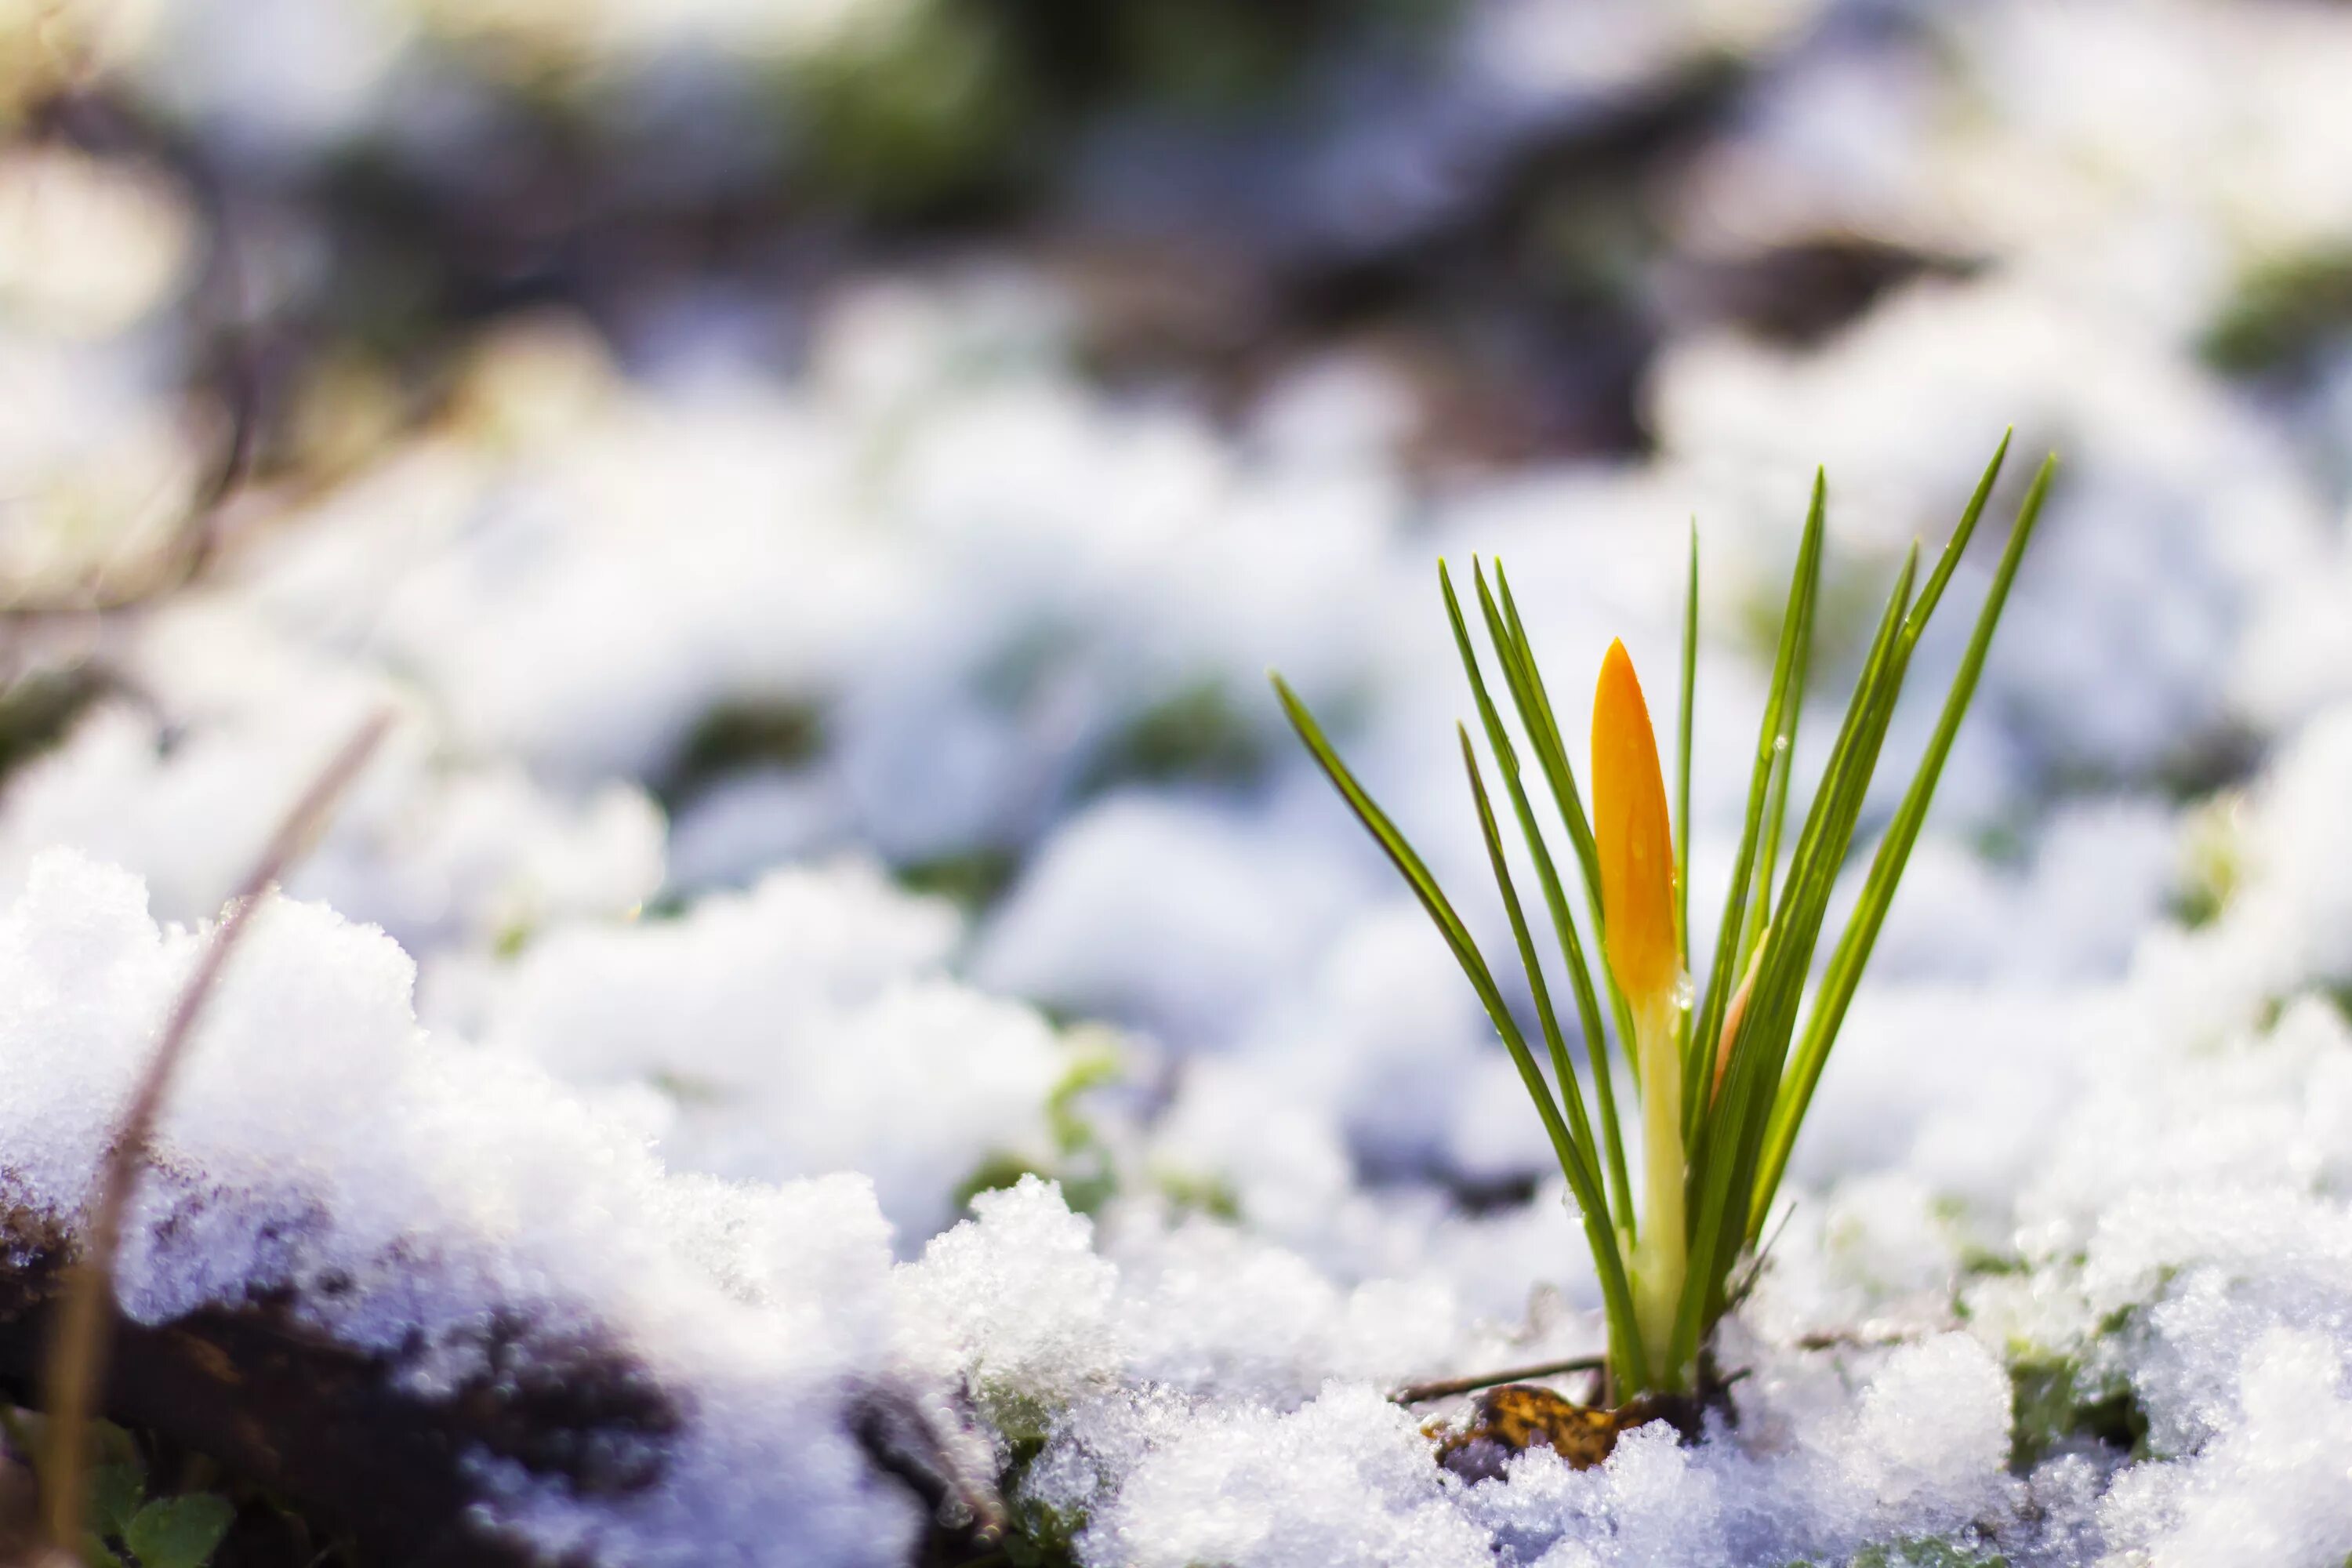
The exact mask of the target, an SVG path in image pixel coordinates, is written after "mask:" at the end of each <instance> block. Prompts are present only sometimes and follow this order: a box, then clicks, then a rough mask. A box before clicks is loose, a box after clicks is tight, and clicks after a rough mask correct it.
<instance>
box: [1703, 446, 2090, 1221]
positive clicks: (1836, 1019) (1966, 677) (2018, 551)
mask: <svg viewBox="0 0 2352 1568" xmlns="http://www.w3.org/2000/svg"><path fill="white" fill-rule="evenodd" d="M2008 450H2009V440H2008V437H2002V439H2001V446H2000V451H1999V452H1997V453H1995V454H1994V457H1993V461H1992V466H1991V467H1990V468H1987V469H1986V470H1985V476H1984V479H1983V480H1982V481H1981V482H1980V483H1979V485H1978V487H1977V492H1976V495H1975V496H1974V497H1973V498H1972V499H1971V500H1969V510H1968V512H1967V513H1966V514H1965V515H1964V516H1963V517H1962V518H1961V520H1960V526H1959V527H1958V529H1957V530H1955V531H1954V532H1953V535H1952V542H1951V544H1950V545H1949V546H1948V548H1947V549H1946V550H1945V552H1944V559H1943V561H1942V562H1941V563H1938V564H1937V569H1936V573H1935V575H1934V577H1932V578H1931V579H1930V580H1929V583H1928V585H1927V589H1926V590H1925V591H1924V592H1922V594H1921V595H1920V604H1919V605H1918V606H1916V607H1915V609H1914V611H1913V616H1912V619H1911V621H1910V622H1908V623H1906V626H1904V631H1903V636H1904V640H1905V642H1906V644H1916V642H1917V641H1918V639H1919V634H1920V633H1921V632H1923V631H1925V630H1926V629H1927V616H1926V615H1923V614H1921V613H1920V612H1921V611H1923V610H1924V611H1929V612H1932V611H1933V609H1934V608H1935V602H1934V599H1935V596H1936V595H1940V594H1941V593H1942V590H1943V586H1944V584H1945V582H1946V581H1947V580H1948V578H1949V577H1950V576H1951V572H1952V568H1953V566H1955V565H1956V564H1958V561H1959V554H1960V551H1961V549H1962V548H1963V547H1964V546H1965V545H1966V544H1967V543H1968V538H1969V534H1970V533H1972V532H1974V531H1975V529H1976V523H1977V519H1978V517H1979V515H1980V514H1981V513H1982V511H1983V510H1984V504H1985V500H1986V498H1987V497H1988V496H1989V495H1990V493H1991V490H1992V485H1993V480H1994V479H1996V478H1997V477H1998V476H1999V474H2000V464H2001V458H2003V457H2004V456H2006V454H2007V453H2008ZM2056 470H2057V459H2055V458H2044V459H2043V460H2042V467H2041V468H2040V469H2039V470H2038V471H2037V472H2036V473H2035V474H2034V476H2033V483H2032V486H2031V487H2030V488H2029V489H2027V491H2026V494H2025V500H2024V502H2023V503H2022V504H2021V506H2020V507H2019V509H2018V514H2017V522H2016V525H2015V526H2014V527H2012V528H2011V530H2010V535H2009V543H2008V545H2007V547H2006V548H2004V549H2003V550H2002V552H2001V557H2000V567H1999V568H1998V569H1997V570H1996V571H1995V572H1994V574H1993V580H1992V585H1991V587H1990V589H1989V590H1987V592H1986V594H1985V602H1984V605H1983V607H1982V608H1981V609H1980V610H1979V611H1978V613H1977V624H1976V629H1975V631H1974V632H1973V633H1971V634H1970V636H1969V646H1968V651H1967V652H1966V653H1965V654H1963V655H1962V656H1961V658H1960V667H1959V670H1958V673H1957V674H1955V675H1954V676H1953V678H1952V685H1951V689H1950V690H1949V691H1948V693H1947V694H1946V695H1945V698H1944V710H1943V713H1942V715H1941V717H1939V718H1938V719H1937V721H1936V730H1935V733H1934V735H1933V736H1932V737H1931V738H1930V739H1929V741H1928V742H1927V752H1926V753H1925V754H1924V755H1923V756H1922V757H1921V759H1920V762H1919V767H1918V771H1917V772H1916V773H1914V774H1913V775H1912V779H1911V784H1910V787H1909V788H1908V789H1906V791H1905V792H1904V795H1903V804H1902V805H1900V806H1898V807H1897V808H1896V809H1895V818H1894V820H1893V821H1892V822H1891V823H1890V824H1888V826H1887V829H1886V833H1885V837H1883V838H1881V839H1880V840H1879V845H1878V853H1877V855H1876V856H1875V858H1873V860H1872V861H1871V866H1870V875H1869V877H1868V879H1866V880H1865V881H1864V884H1863V890H1862V897H1861V899H1860V900H1858V901H1857V902H1856V903H1855V905H1854V910H1853V914H1852V915H1850V916H1849V917H1848V918H1847V921H1846V928H1845V931H1844V933H1843V935H1842V936H1840V937H1839V939H1838V944H1837V948H1836V951H1835V952H1832V954H1831V956H1830V962H1829V966H1828V968H1827V969H1826V970H1825V971H1824V972H1823V973H1822V984H1821V987H1820V994H1819V995H1817V996H1816V997H1815V998H1814V1002H1813V1011H1812V1016H1811V1018H1810V1019H1809V1020H1808V1021H1807V1023H1806V1026H1805V1034H1804V1038H1803V1040H1802V1042H1801V1044H1800V1045H1799V1046H1798V1047H1797V1051H1796V1056H1795V1058H1794V1060H1793V1062H1792V1064H1791V1068H1790V1079H1789V1085H1788V1088H1787V1089H1785V1090H1784V1091H1783V1093H1782V1095H1781V1097H1780V1102H1779V1103H1778V1104H1776V1105H1775V1106H1774V1107H1773V1116H1772V1123H1771V1127H1770V1129H1769V1133H1768V1139H1767V1143H1766V1148H1765V1156H1764V1163H1763V1167H1762V1169H1761V1170H1760V1171H1759V1173H1758V1176H1757V1183H1756V1195H1755V1200H1754V1203H1753V1204H1752V1205H1751V1206H1750V1211H1749V1218H1748V1232H1749V1237H1750V1239H1751V1240H1752V1239H1753V1238H1754V1237H1756V1236H1758V1235H1759V1234H1760V1233H1761V1231H1762V1229H1763V1225H1764V1219H1765V1215H1766V1214H1767V1212H1768V1211H1769V1209H1770V1207H1771V1205H1772V1199H1773V1196H1774V1194H1776V1193H1778V1191H1779V1190H1780V1177H1781V1174H1782V1173H1783V1172H1785V1171H1786V1170H1787V1168H1788V1163H1789V1151H1790V1147H1791V1146H1792V1145H1793V1144H1794V1143H1795V1142H1796V1138H1797V1128H1798V1126H1799V1125H1800V1124H1801V1122H1802V1121H1804V1117H1805V1111H1806V1110H1807V1109H1808V1108H1809V1107H1810V1106H1811V1104H1812V1099H1813V1089H1814V1087H1815V1086H1816V1085H1817V1084H1819V1083H1820V1081H1821V1076H1822V1067H1823V1066H1824V1065H1826V1064H1827V1062H1828V1060H1829V1053H1830V1047H1831V1045H1832V1043H1833V1042H1834V1041H1835V1040H1836V1038H1837V1032H1838V1028H1839V1026H1841V1025H1843V1023H1844V1022H1845V1012H1846V1007H1847V1005H1849V1004H1850V1003H1852V1002H1853V993H1854V989H1855V987H1856V986H1858V985H1859V984H1861V983H1862V972H1863V967H1864V965H1865V964H1866V963H1869V962H1870V952H1871V948H1872V946H1873V945H1874V943H1875V942H1877V940H1878V932H1879V928H1880V927H1881V926H1882V925H1884V924H1885V920H1886V911H1887V910H1888V908H1889V907H1890V906H1891V905H1892V904H1893V903H1894V901H1895V885H1896V884H1897V883H1898V882H1899V881H1900V880H1901V879H1902V877H1903V869H1904V867H1905V866H1906V864H1908V863H1909V860H1910V858H1911V847H1912V846H1913V845H1914V844H1915V843H1916V842H1917V840H1918V837H1919V828H1920V825H1921V824H1922V823H1924V822H1926V821H1927V807H1928V805H1929V804H1930V802H1932V801H1933V799H1934V798H1935V794H1936V784H1937V780H1938V779H1940V778H1941V777H1942V775H1943V771H1944V761H1945V759H1946V758H1947V757H1948V756H1949V755H1950V753H1951V749H1952V742H1953V739H1954V738H1955V737H1956V736H1957V735H1958V733H1959V729H1960V721H1961V720H1963V719H1965V718H1966V717H1967V716H1968V710H1969V701H1970V700H1971V699H1973V698H1974V697H1975V695H1976V688H1977V679H1978V678H1979V676H1980V675H1981V674H1982V673H1983V670H1984V661H1985V655H1986V652H1987V650H1988V649H1990V647H1991V646H1992V634H1993V628H1994V627H1995V626H1998V625H1999V624H2000V613H2001V610H2002V608H2003V607H2004V606H2005V605H2007V604H2008V601H2009V589H2010V584H2011V583H2012V582H2013V581H2015V579H2016V577H2017V569H2018V566H2019V565H2020V563H2022V562H2023V560H2024V558H2025V546H2026V542H2027V541H2028V540H2030V539H2031V538H2032V534H2033V526H2034V524H2035V522H2036V521H2039V520H2040V518H2041V516H2042V502H2043V501H2044V500H2045V499H2046V498H2047V496H2048V494H2049V489H2050V481H2051V479H2052V477H2053V475H2054V474H2055V472H2056Z"/></svg>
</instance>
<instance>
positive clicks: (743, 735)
mask: <svg viewBox="0 0 2352 1568" xmlns="http://www.w3.org/2000/svg"><path fill="white" fill-rule="evenodd" d="M823 750H824V714H823V713H822V712H821V711H820V710H818V709H817V707H816V705H815V704H814V703H811V702H802V701H793V700H786V699H772V700H751V701H738V702H722V703H720V704H719V706H718V707H715V708H713V709H711V710H709V712H708V713H705V714H704V715H703V716H702V719H701V721H699V722H698V723H697V724H696V725H695V727H694V729H693V731H692V732H691V733H689V734H688V736H687V738H686V743H685V744H684V745H683V746H681V747H679V748H678V752H677V760H676V761H675V762H673V763H671V764H670V768H669V774H668V777H667V778H666V779H665V780H664V781H663V784H662V792H661V793H662V796H663V798H664V799H666V800H667V801H670V802H672V803H673V804H674V803H676V802H677V801H680V800H683V799H686V798H688V796H690V795H693V794H694V793H695V792H696V791H698V790H699V789H701V788H702V787H703V786H704V785H706V784H709V783H710V782H711V781H712V780H713V779H717V778H720V777H723V776H724V775H726V774H728V773H735V772H738V771H740V770H741V769H744V768H750V767H761V766H766V767H784V768H794V767H800V766H803V765H804V764H805V763H810V762H812V761H814V759H815V758H816V756H817V754H818V753H819V752H822V751H823Z"/></svg>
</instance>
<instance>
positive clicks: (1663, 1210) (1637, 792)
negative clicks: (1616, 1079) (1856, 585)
mask: <svg viewBox="0 0 2352 1568" xmlns="http://www.w3.org/2000/svg"><path fill="white" fill-rule="evenodd" d="M1592 838H1593V846H1594V848H1595V849H1596V850H1597V851H1598V852H1599V855H1600V859H1601V925H1602V931H1601V940H1602V946H1603V951H1604V952H1606V953H1607V954H1608V958H1609V972H1610V973H1611V974H1612V975H1613V976H1614V977H1615V979H1616V982H1617V989H1618V991H1619V992H1620V993H1621V994H1623V996H1624V998H1625V1003H1626V1006H1627V1009H1628V1011H1630V1012H1631V1013H1632V1015H1633V1062H1634V1067H1635V1069H1636V1071H1637V1072H1638V1073H1639V1074H1640V1078H1641V1089H1642V1167H1643V1206H1642V1215H1641V1231H1640V1235H1639V1236H1638V1237H1637V1238H1636V1240H1635V1243H1634V1249H1633V1310H1634V1313H1635V1316H1636V1318H1637V1319H1638V1320H1639V1321H1640V1324H1641V1331H1642V1339H1643V1343H1645V1344H1648V1345H1650V1346H1653V1347H1656V1348H1663V1347H1664V1345H1665V1344H1666V1342H1668V1340H1669V1339H1670V1338H1671V1337H1672V1334H1673V1331H1674V1321H1675V1310H1676V1309H1677V1307H1678V1306H1679V1305H1680V1302H1681V1299H1682V1289H1683V1271H1684V1268H1685V1262H1686V1259H1687V1256H1688V1244H1687V1240H1686V1238H1685V1235H1684V1218H1683V1130H1682V1102H1683V1072H1682V1055H1681V1052H1680V1050H1679V1049H1678V1048H1677V1047H1676V1045H1675V1013H1676V1008H1677V1005H1678V998H1677V993H1678V992H1679V991H1680V989H1681V986H1682V954H1681V948H1680V944H1679V942H1677V941H1676V940H1675V841H1674V830H1673V828H1672V826H1671V825H1670V824H1669V822H1668V820H1667V816H1666V785H1665V779H1664V774H1663V773H1661V772H1660V770H1659V767H1658V742H1657V737H1656V735H1655V733H1654V731H1652V729H1651V727H1650V709H1649V705H1648V704H1647V703H1646V702H1644V701H1643V700H1642V683H1641V681H1640V680H1639V679H1637V678H1636V677H1635V676H1634V674H1633V659H1632V658H1629V657H1628V656H1627V655H1626V652H1625V645H1624V644H1623V643H1622V642H1612V643H1611V644H1610V645H1609V652H1608V655H1607V657H1605V658H1602V660H1601V681H1600V685H1599V687H1598V688H1597V689H1595V691H1594V692H1593V698H1592Z"/></svg>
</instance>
